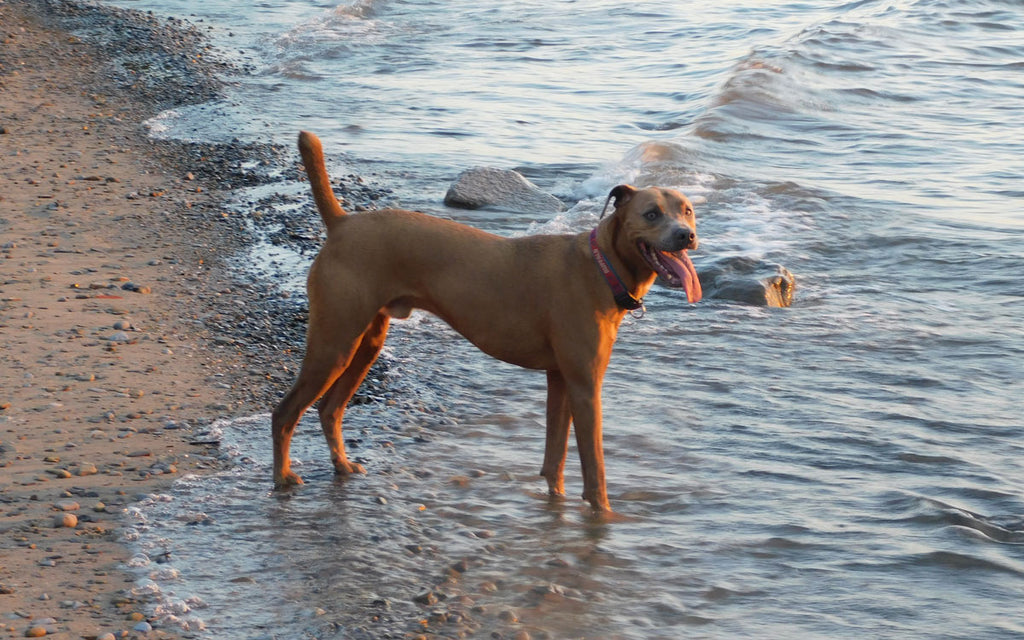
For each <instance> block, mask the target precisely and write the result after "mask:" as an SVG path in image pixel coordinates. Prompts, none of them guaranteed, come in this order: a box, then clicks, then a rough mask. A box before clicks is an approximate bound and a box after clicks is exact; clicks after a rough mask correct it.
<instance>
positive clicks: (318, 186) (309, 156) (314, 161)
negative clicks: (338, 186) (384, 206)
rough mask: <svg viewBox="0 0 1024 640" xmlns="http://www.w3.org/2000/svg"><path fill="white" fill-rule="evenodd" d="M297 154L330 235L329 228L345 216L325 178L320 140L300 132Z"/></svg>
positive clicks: (328, 181)
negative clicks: (303, 166) (300, 158)
mask: <svg viewBox="0 0 1024 640" xmlns="http://www.w3.org/2000/svg"><path fill="white" fill-rule="evenodd" d="M299 154H301V155H302V163H303V164H304V165H305V166H306V175H307V176H309V184H310V186H311V187H312V189H313V200H315V201H316V208H317V210H318V211H320V217H321V218H323V220H324V226H326V227H327V233H328V234H330V232H331V227H332V226H334V224H335V223H337V222H338V221H339V220H341V219H342V218H344V217H345V215H346V214H345V210H344V209H342V208H341V203H339V202H338V199H337V198H335V197H334V191H332V190H331V180H330V178H328V177H327V167H326V166H324V149H323V147H322V146H321V145H320V138H317V137H316V136H315V135H313V134H312V133H310V132H308V131H302V132H300V133H299Z"/></svg>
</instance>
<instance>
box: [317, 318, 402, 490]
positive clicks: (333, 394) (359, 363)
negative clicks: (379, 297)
mask: <svg viewBox="0 0 1024 640" xmlns="http://www.w3.org/2000/svg"><path fill="white" fill-rule="evenodd" d="M389 322H390V320H389V318H388V316H387V315H386V314H383V313H378V314H377V317H375V318H374V319H373V322H372V323H370V326H369V328H368V329H367V330H366V333H364V334H363V337H362V339H361V341H360V342H359V347H358V348H357V349H356V352H355V354H354V355H353V356H352V360H351V362H349V364H348V367H346V368H345V371H344V372H343V373H342V374H341V375H340V376H338V379H337V380H335V381H334V384H333V385H331V388H330V389H329V390H328V391H327V393H326V394H325V395H324V396H323V398H321V399H320V405H319V406H318V410H319V412H320V426H321V427H322V428H323V430H324V437H325V438H326V439H327V447H328V448H329V449H330V450H331V462H332V463H333V464H334V472H335V473H336V474H338V475H342V476H343V475H349V474H351V473H366V470H365V469H363V467H362V465H360V464H358V463H354V462H349V460H348V457H347V456H346V455H345V441H344V440H343V439H342V437H341V423H342V419H343V418H344V416H345V408H346V407H347V406H348V402H349V400H351V399H352V396H353V395H355V392H356V390H357V389H358V388H359V385H360V384H362V382H363V379H364V378H365V377H366V373H367V372H368V371H369V370H370V367H371V366H372V365H373V363H374V361H375V360H376V359H377V355H378V354H379V353H380V350H381V347H383V346H384V339H385V338H386V337H387V333H388V324H389Z"/></svg>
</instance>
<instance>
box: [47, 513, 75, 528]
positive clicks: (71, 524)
mask: <svg viewBox="0 0 1024 640" xmlns="http://www.w3.org/2000/svg"><path fill="white" fill-rule="evenodd" d="M77 526H78V516H76V515H75V514H73V513H60V514H57V515H55V516H54V517H53V527H54V528H55V529H60V528H62V527H67V528H68V529H74V528H75V527H77Z"/></svg>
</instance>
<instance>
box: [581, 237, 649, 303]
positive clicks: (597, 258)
mask: <svg viewBox="0 0 1024 640" xmlns="http://www.w3.org/2000/svg"><path fill="white" fill-rule="evenodd" d="M590 253H591V254H593V256H594V262H596V263H597V268H598V269H600V270H601V275H603V276H604V279H605V281H606V282H607V283H608V286H609V287H610V288H611V290H612V295H613V296H615V304H617V305H619V307H621V308H622V309H626V310H628V311H634V310H636V309H642V308H643V306H644V301H643V300H642V299H641V300H637V299H636V298H634V297H633V296H632V295H630V293H629V291H627V290H626V285H624V284H623V283H622V278H620V277H619V274H617V273H615V269H613V268H612V265H611V263H610V262H608V258H606V257H605V255H604V253H602V252H601V249H600V248H599V247H598V246H597V229H596V228H595V229H594V230H593V231H591V232H590Z"/></svg>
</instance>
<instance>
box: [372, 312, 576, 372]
mask: <svg viewBox="0 0 1024 640" xmlns="http://www.w3.org/2000/svg"><path fill="white" fill-rule="evenodd" d="M414 308H415V309H422V310H424V311H427V312H428V313H431V314H433V315H435V316H437V317H439V318H441V319H442V320H444V321H445V322H446V323H447V324H448V326H450V327H451V328H452V329H455V331H457V332H458V333H459V334H461V335H462V337H464V338H466V339H467V340H469V341H470V342H471V343H473V345H474V346H476V348H478V349H480V350H481V351H483V352H484V353H486V354H487V355H489V356H491V357H492V358H496V359H498V360H501V361H503V362H508V363H509V364H514V365H516V366H519V367H524V368H526V369H540V370H550V369H555V368H557V365H556V364H555V355H554V352H553V350H552V348H551V343H550V341H549V340H548V339H547V336H546V335H544V332H543V331H542V330H541V328H540V327H539V326H537V324H536V322H529V321H524V319H523V318H519V317H517V315H516V314H515V313H513V312H511V311H510V312H509V313H505V314H500V315H494V316H489V315H488V314H481V313H479V310H476V311H475V312H474V313H463V314H461V316H460V314H454V313H451V312H446V310H444V309H441V308H438V307H437V305H434V304H430V303H428V302H426V301H425V300H418V299H415V298H413V297H402V298H398V299H396V300H394V301H392V302H390V303H388V304H387V305H386V306H385V307H384V311H385V312H386V313H387V314H388V315H389V316H391V317H392V318H396V319H404V318H408V317H409V315H410V313H412V309H414Z"/></svg>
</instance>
